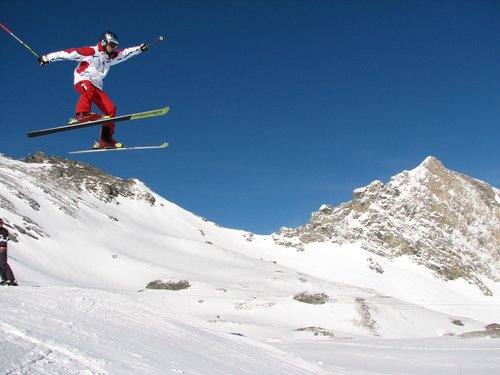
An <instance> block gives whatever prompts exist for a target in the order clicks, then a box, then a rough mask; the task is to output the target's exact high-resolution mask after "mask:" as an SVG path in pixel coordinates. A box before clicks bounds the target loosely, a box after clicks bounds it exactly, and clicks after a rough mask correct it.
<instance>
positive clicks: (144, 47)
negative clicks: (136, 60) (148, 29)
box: [140, 43, 149, 52]
mask: <svg viewBox="0 0 500 375" xmlns="http://www.w3.org/2000/svg"><path fill="white" fill-rule="evenodd" d="M140 48H141V52H146V51H147V50H148V49H149V46H148V45H147V44H146V43H142V44H141V45H140Z"/></svg>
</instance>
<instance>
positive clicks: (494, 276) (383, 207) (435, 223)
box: [273, 157, 500, 295]
mask: <svg viewBox="0 0 500 375" xmlns="http://www.w3.org/2000/svg"><path fill="white" fill-rule="evenodd" d="M273 238H274V240H275V241H276V242H277V243H279V244H282V245H285V246H292V247H295V248H297V249H298V250H304V245H305V244H308V243H311V242H332V243H336V244H346V243H358V244H360V246H361V247H362V248H363V249H365V250H368V251H370V252H373V253H375V254H377V255H380V256H384V257H389V258H395V257H400V256H404V255H406V256H410V257H411V258H412V259H413V260H414V261H416V262H418V263H419V264H422V265H424V266H426V267H428V268H429V269H431V270H433V271H434V272H435V274H436V275H438V276H439V277H441V278H443V279H445V280H454V279H458V278H463V279H465V280H467V281H468V282H470V283H473V284H475V285H477V287H479V288H480V289H481V291H482V292H483V293H484V294H485V295H490V294H491V291H490V290H489V289H488V287H487V286H486V284H485V283H484V282H483V278H486V279H490V280H493V281H500V191H499V190H498V189H496V188H494V187H492V186H491V185H488V184H487V183H485V182H482V181H479V180H476V179H473V178H470V177H467V176H464V175H462V174H460V173H457V172H453V171H450V170H448V169H446V168H445V167H444V166H443V165H442V164H441V162H440V161H439V160H437V159H436V158H434V157H429V158H427V159H426V160H425V161H424V162H423V163H422V164H421V165H420V166H419V167H417V168H416V169H414V170H412V171H405V172H403V173H401V174H398V175H396V176H395V177H393V178H392V179H391V181H390V182H389V183H387V184H384V183H383V182H381V181H374V182H372V183H371V184H370V185H368V186H366V187H365V188H360V189H356V190H354V192H353V200H352V201H350V202H347V203H344V204H342V205H340V206H338V207H333V206H330V205H323V206H322V207H321V208H320V209H319V211H317V212H314V213H313V214H312V216H311V219H310V220H309V221H308V222H307V224H305V225H303V226H300V227H298V228H295V229H290V228H282V229H281V230H280V231H279V232H278V233H276V234H274V236H273ZM372 264H373V263H372ZM373 267H374V269H375V270H377V269H378V270H379V271H377V272H380V271H382V269H381V268H378V267H377V266H376V265H375V264H373Z"/></svg>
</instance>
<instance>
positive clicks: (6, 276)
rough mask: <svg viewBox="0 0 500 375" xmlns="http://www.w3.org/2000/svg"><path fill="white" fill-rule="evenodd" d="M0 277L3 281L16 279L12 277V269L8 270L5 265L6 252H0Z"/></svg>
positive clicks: (6, 264) (7, 266) (7, 265)
mask: <svg viewBox="0 0 500 375" xmlns="http://www.w3.org/2000/svg"><path fill="white" fill-rule="evenodd" d="M0 276H1V277H2V281H3V280H10V281H14V280H16V278H15V277H14V273H13V272H12V268H10V266H9V264H8V263H7V251H0Z"/></svg>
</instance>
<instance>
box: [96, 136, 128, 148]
mask: <svg viewBox="0 0 500 375" xmlns="http://www.w3.org/2000/svg"><path fill="white" fill-rule="evenodd" d="M120 147H123V144H122V143H121V142H118V141H117V140H115V139H101V140H100V141H95V143H94V147H93V149H94V150H95V149H99V148H120Z"/></svg>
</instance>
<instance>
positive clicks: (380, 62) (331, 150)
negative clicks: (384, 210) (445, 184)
mask: <svg viewBox="0 0 500 375" xmlns="http://www.w3.org/2000/svg"><path fill="white" fill-rule="evenodd" d="M0 8H1V12H0V14H1V16H0V17H1V19H0V22H2V23H3V24H5V26H7V27H8V28H9V29H10V30H11V31H12V32H13V33H14V34H16V35H17V36H18V37H19V38H21V39H22V40H24V41H25V42H26V43H27V44H28V45H30V46H31V47H32V48H33V49H34V50H35V51H36V52H38V53H39V54H45V53H48V52H53V51H57V50H62V49H67V48H72V47H81V46H86V45H94V44H96V43H97V41H98V40H99V38H100V36H101V35H102V33H103V32H104V31H106V30H111V31H113V32H115V33H116V34H117V35H118V36H119V38H120V43H121V46H122V47H126V46H132V45H138V44H140V43H147V42H150V41H152V40H154V39H156V38H157V37H158V36H159V35H163V36H164V37H165V40H164V41H163V42H161V43H159V44H157V45H155V46H153V47H151V49H150V51H148V52H147V53H144V54H141V55H139V56H137V57H134V58H132V59H131V60H129V61H127V62H125V63H123V64H120V65H117V66H114V67H112V69H111V71H110V74H109V75H108V77H107V78H106V80H105V83H104V90H105V91H106V92H107V93H108V94H109V95H110V97H111V98H112V100H113V101H114V102H115V104H116V105H117V107H118V113H119V114H127V113H131V112H141V111H144V110H147V109H155V108H159V107H162V106H165V105H168V106H170V108H171V112H170V113H169V114H167V115H166V116H164V117H162V118H155V119H148V120H141V121H132V122H129V123H122V124H118V125H117V128H116V133H115V136H116V138H117V139H118V140H120V141H121V142H123V143H124V144H126V145H143V144H157V143H160V142H163V141H164V140H167V141H170V143H171V146H170V147H169V149H167V150H164V151H143V152H140V151H131V152H116V153H105V154H103V153H98V154H90V155H89V154H86V155H68V154H67V152H68V151H72V150H79V149H84V148H87V147H90V146H91V145H92V144H93V140H94V139H95V138H96V137H97V136H98V129H97V128H90V129H82V130H75V131H72V132H67V133H60V134H57V135H48V136H45V137H39V138H27V137H26V132H27V131H29V130H35V129H41V128H47V127H53V126H57V125H60V124H62V123H64V122H65V121H66V119H67V118H68V117H71V116H73V115H74V113H73V112H74V108H75V104H76V101H77V99H78V94H77V93H76V91H74V89H73V69H74V67H75V63H74V62H70V61H66V62H57V63H52V64H49V65H48V66H46V67H40V66H38V64H37V62H36V59H35V57H34V56H33V55H32V54H31V53H30V52H29V51H28V50H26V49H25V48H24V47H23V46H22V45H21V44H19V43H18V42H17V41H16V40H14V39H13V38H12V37H11V36H9V35H8V34H7V33H6V32H4V31H3V30H0V42H1V43H2V44H1V45H2V55H1V56H2V59H1V70H0V81H1V82H2V86H3V94H2V97H1V101H0V108H1V110H2V117H1V120H0V121H1V127H2V139H3V142H2V146H1V148H0V152H1V153H3V154H5V155H7V156H10V157H13V158H16V159H17V158H21V157H25V156H27V155H28V154H29V153H34V152H37V151H43V152H46V153H47V154H49V155H57V156H61V157H67V158H69V157H71V158H73V159H76V160H80V161H83V162H86V163H89V164H91V165H94V166H96V167H98V168H101V169H103V170H105V171H107V172H108V173H111V174H113V175H115V176H118V177H121V178H138V179H140V180H141V181H143V182H145V183H146V184H147V185H148V186H149V187H151V188H152V189H153V190H154V191H156V192H157V193H159V194H160V195H162V196H163V197H165V198H166V199H168V200H170V201H172V202H174V203H176V204H178V205H179V206H181V207H183V208H185V209H187V210H189V211H191V212H194V213H196V214H198V215H200V216H203V217H206V218H207V219H209V220H211V221H214V222H216V223H218V224H220V225H222V226H225V227H231V228H238V229H244V230H249V231H253V232H255V233H259V234H268V233H271V232H273V231H276V230H278V229H279V228H280V227H281V226H288V227H294V226H298V225H301V224H304V223H305V222H306V221H307V220H308V219H309V217H310V214H311V212H313V211H315V210H317V209H318V208H319V207H320V206H321V205H322V204H332V205H338V204H340V203H343V202H346V201H349V200H350V199H351V195H352V190H353V189H355V188H358V187H361V186H365V185H367V184H369V183H370V182H372V181H373V180H375V179H380V180H382V181H384V182H387V181H388V180H389V179H390V177H391V176H393V175H395V174H397V173H399V172H401V171H403V170H405V169H413V168H414V167H416V166H417V165H418V164H420V163H421V162H422V161H423V160H424V159H425V158H426V157H427V156H429V155H433V156H436V157H437V158H438V159H440V160H441V161H442V162H443V163H444V165H445V166H446V167H448V168H450V169H453V170H456V171H459V172H461V173H464V174H467V175H469V176H472V177H476V178H479V179H481V180H484V181H486V182H488V183H490V184H492V185H494V186H496V187H499V186H500V74H499V72H500V2H499V1H493V0H491V1H489V0H470V1H462V0H432V1H426V0H419V1H417V0H415V1H411V0H408V1H400V0H365V1H363V0H351V1H347V0H345V1H340V0H339V1H336V0H330V1H326V0H316V1H310V0H289V1H284V0H282V1H277V0H252V1H237V0H234V1H230V0H219V1H215V0H214V1H211V0H182V1H181V0H177V1H150V0H143V1H141V2H138V1H130V0H125V1H113V0H108V1H93V0H87V1H85V2H66V1H43V2H40V1H17V0H4V1H2V5H1V6H0Z"/></svg>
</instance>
